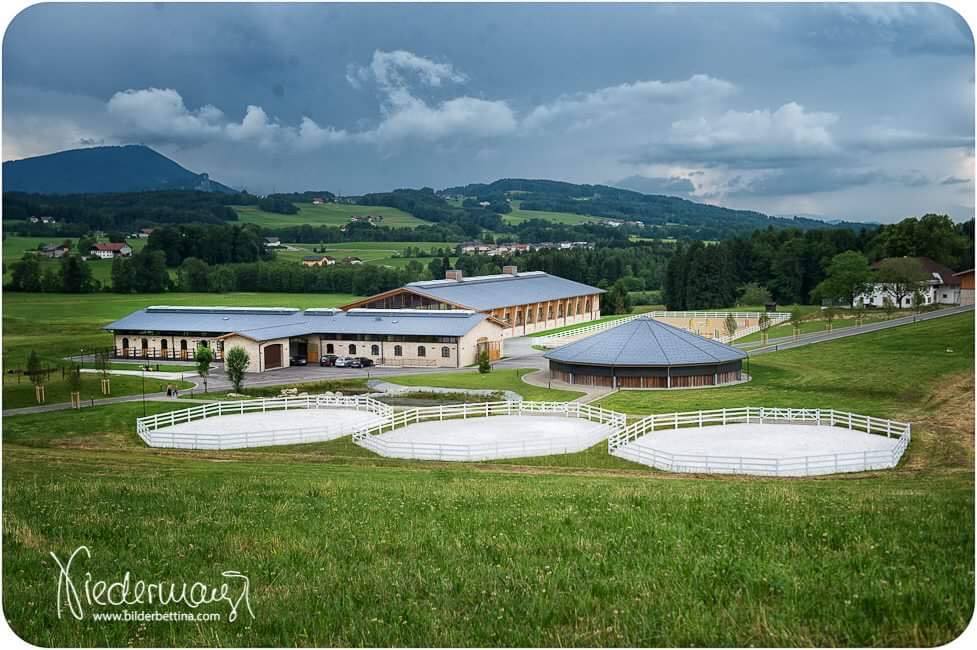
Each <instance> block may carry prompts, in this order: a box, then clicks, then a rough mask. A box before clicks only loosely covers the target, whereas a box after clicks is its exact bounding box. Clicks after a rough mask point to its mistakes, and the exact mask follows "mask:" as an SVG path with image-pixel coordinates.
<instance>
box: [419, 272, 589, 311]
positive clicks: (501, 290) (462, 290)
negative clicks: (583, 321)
mask: <svg viewBox="0 0 977 650" xmlns="http://www.w3.org/2000/svg"><path fill="white" fill-rule="evenodd" d="M404 288H405V289H407V290H409V291H412V292H414V293H418V294H421V295H424V296H427V297H429V298H434V299H436V300H443V301H445V302H449V303H452V304H455V305H462V306H464V307H467V308H469V309H476V310H479V311H486V310H489V309H498V308H500V307H508V306H510V305H526V304H530V303H534V302H545V301H547V300H561V299H563V298H573V297H576V296H589V295H593V294H596V293H604V290H603V289H598V288H597V287H592V286H590V285H588V284H583V283H581V282H575V281H573V280H567V279H566V278H561V277H559V276H556V275H550V274H549V273H545V272H543V271H528V272H523V273H514V274H510V273H505V274H502V275H477V276H473V277H470V278H463V279H461V280H428V281H423V282H411V283H410V284H407V285H405V287H404Z"/></svg>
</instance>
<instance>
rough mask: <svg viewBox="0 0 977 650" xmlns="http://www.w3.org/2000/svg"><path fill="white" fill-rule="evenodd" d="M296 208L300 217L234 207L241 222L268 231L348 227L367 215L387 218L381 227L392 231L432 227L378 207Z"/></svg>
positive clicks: (327, 205)
mask: <svg viewBox="0 0 977 650" xmlns="http://www.w3.org/2000/svg"><path fill="white" fill-rule="evenodd" d="M295 205H296V207H298V209H299V211H298V213H296V214H278V213H276V212H265V211H264V210H261V209H259V208H258V207H257V206H253V205H236V206H231V207H233V209H234V211H235V212H237V213H238V218H239V219H240V220H241V221H243V222H245V223H255V224H258V225H259V226H263V227H265V228H275V227H279V226H301V225H303V224H310V225H313V226H344V225H346V224H348V223H350V218H351V217H353V216H364V215H380V216H382V217H383V221H382V223H381V225H384V226H389V227H391V228H416V227H417V226H424V225H428V222H426V221H422V220H421V219H418V218H417V217H414V216H412V215H410V214H408V213H406V212H403V211H401V210H398V209H397V208H387V207H383V206H376V205H350V204H345V203H323V204H322V205H313V204H311V203H296V204H295Z"/></svg>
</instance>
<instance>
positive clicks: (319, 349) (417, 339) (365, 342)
mask: <svg viewBox="0 0 977 650" xmlns="http://www.w3.org/2000/svg"><path fill="white" fill-rule="evenodd" d="M105 329H106V330H109V331H111V332H112V333H113V335H114V337H115V356H117V357H122V358H134V359H154V360H158V359H177V360H179V359H183V360H189V359H192V358H193V355H194V351H195V350H196V349H197V347H200V346H203V347H209V348H211V349H212V350H213V351H214V358H215V360H217V361H222V360H223V358H224V352H225V351H226V350H229V349H231V348H233V347H241V348H244V350H245V351H247V353H248V357H249V358H250V360H251V363H250V365H249V367H248V371H249V372H264V371H267V370H274V369H276V368H283V367H286V366H288V365H289V364H290V361H291V360H292V359H295V358H301V359H304V360H306V361H307V362H308V363H318V362H319V359H320V357H321V356H322V355H326V354H335V355H337V356H350V357H367V358H369V359H371V360H372V361H373V362H374V363H375V364H376V365H379V366H401V367H419V368H424V367H435V368H461V367H464V366H469V365H473V364H475V363H477V361H478V355H479V354H480V353H481V352H482V351H486V352H488V353H489V354H490V356H495V357H496V358H498V357H501V355H502V334H501V332H502V323H500V322H499V321H497V320H496V319H494V318H492V317H491V316H488V315H487V314H483V313H480V312H475V311H471V310H445V311H430V310H412V309H410V310H408V309H401V310H375V309H352V310H350V311H348V312H344V311H341V310H339V309H305V310H301V309H297V308H290V307H169V306H158V307H147V308H145V309H141V310H139V311H137V312H134V313H132V314H129V315H128V316H126V317H125V318H122V319H120V320H118V321H115V322H114V323H111V324H109V325H107V326H106V327H105Z"/></svg>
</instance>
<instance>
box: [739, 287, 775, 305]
mask: <svg viewBox="0 0 977 650" xmlns="http://www.w3.org/2000/svg"><path fill="white" fill-rule="evenodd" d="M739 292H740V299H739V300H738V301H737V304H740V305H760V306H761V307H762V306H763V305H766V304H767V303H768V302H770V301H771V300H772V298H771V296H770V292H769V291H767V288H766V287H761V286H760V285H759V284H757V283H756V282H748V283H747V284H744V285H743V286H742V287H740V288H739Z"/></svg>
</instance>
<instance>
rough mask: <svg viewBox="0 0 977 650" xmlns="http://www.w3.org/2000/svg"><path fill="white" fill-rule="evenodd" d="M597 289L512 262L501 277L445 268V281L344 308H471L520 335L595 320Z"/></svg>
mask: <svg viewBox="0 0 977 650" xmlns="http://www.w3.org/2000/svg"><path fill="white" fill-rule="evenodd" d="M602 293H605V292H604V290H603V289H598V288H596V287H592V286H589V285H586V284H582V283H580V282H574V281H573V280H567V279H566V278H561V277H558V276H555V275H550V274H549V273H544V272H543V271H530V272H523V273H520V272H519V271H518V269H517V268H516V267H515V266H505V267H503V269H502V274H501V275H478V276H473V277H469V278H466V277H464V274H463V273H462V272H461V271H459V270H449V271H447V272H446V273H445V279H444V280H428V281H422V282H411V283H410V284H407V285H405V286H403V287H401V288H399V289H392V290H390V291H385V292H383V293H379V294H376V295H374V296H370V297H369V298H363V299H361V300H357V301H356V302H353V303H350V304H348V305H345V306H343V309H354V308H367V309H421V310H452V309H463V310H471V311H476V312H481V313H483V314H486V315H488V316H491V317H492V318H493V319H495V320H497V321H499V322H501V323H502V324H503V329H502V336H506V337H507V336H524V335H526V334H532V333H534V332H541V331H543V330H548V329H552V328H554V327H562V326H564V325H574V324H577V323H584V322H587V321H591V320H595V319H597V318H600V295H601V294H602Z"/></svg>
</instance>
